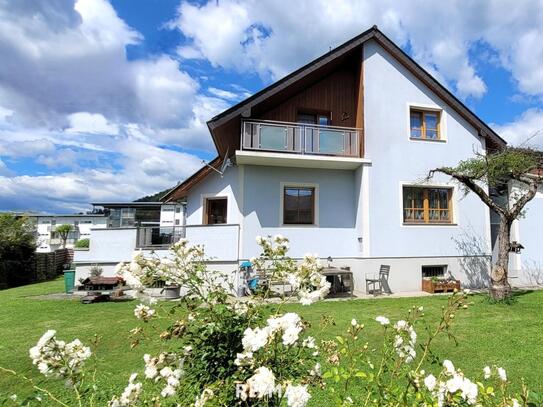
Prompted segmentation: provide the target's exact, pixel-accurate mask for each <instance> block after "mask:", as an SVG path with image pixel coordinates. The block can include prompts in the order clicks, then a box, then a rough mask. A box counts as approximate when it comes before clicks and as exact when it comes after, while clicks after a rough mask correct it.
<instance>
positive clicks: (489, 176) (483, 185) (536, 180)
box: [428, 147, 543, 300]
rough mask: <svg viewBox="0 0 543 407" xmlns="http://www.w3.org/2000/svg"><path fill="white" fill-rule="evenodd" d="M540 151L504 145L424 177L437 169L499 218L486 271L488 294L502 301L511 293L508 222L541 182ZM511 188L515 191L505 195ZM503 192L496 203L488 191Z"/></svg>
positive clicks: (509, 226) (516, 214) (520, 212)
mask: <svg viewBox="0 0 543 407" xmlns="http://www.w3.org/2000/svg"><path fill="white" fill-rule="evenodd" d="M542 169H543V153H542V152H540V151H536V150H533V149H529V148H513V147H508V148H505V149H503V150H500V151H497V152H493V153H491V154H487V155H484V154H476V156H475V157H474V158H470V159H468V160H465V161H461V162H460V163H459V164H458V165H457V166H456V167H440V168H435V169H433V170H431V171H430V173H429V176H428V178H431V177H433V175H434V173H436V172H439V173H443V174H446V175H449V176H450V177H452V178H453V179H455V180H456V181H458V182H459V183H460V184H461V185H462V186H463V187H464V188H465V192H466V193H468V192H470V191H471V192H473V193H475V194H476V195H477V196H478V197H479V198H480V199H481V200H482V201H483V202H484V203H485V204H486V205H487V206H488V207H489V208H490V209H491V210H493V211H494V212H495V213H496V214H498V216H499V217H500V225H499V231H498V257H497V260H496V262H495V264H493V266H492V271H491V273H490V279H491V285H490V296H491V297H492V298H494V299H496V300H503V299H505V298H507V297H508V296H509V295H510V293H511V286H510V284H509V281H508V267H509V252H510V250H511V246H510V241H511V240H510V239H511V225H512V224H513V221H514V220H515V219H517V218H518V217H519V216H521V215H522V211H523V209H524V207H525V206H526V204H527V203H528V202H530V201H531V200H532V199H533V198H534V197H535V195H536V193H537V190H538V188H539V186H541V185H542V184H543V171H542ZM511 187H515V192H514V193H512V194H509V190H510V189H511ZM496 191H498V193H502V194H503V193H505V194H506V197H507V199H505V200H504V202H503V203H502V202H499V200H496V199H494V198H493V196H492V194H491V192H496Z"/></svg>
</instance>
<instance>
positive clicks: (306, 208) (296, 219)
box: [283, 186, 315, 225]
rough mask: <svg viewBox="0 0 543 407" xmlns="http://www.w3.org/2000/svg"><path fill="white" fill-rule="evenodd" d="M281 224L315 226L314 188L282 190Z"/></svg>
mask: <svg viewBox="0 0 543 407" xmlns="http://www.w3.org/2000/svg"><path fill="white" fill-rule="evenodd" d="M283 224H285V225H313V224H315V188H314V187H293V186H288V187H284V190H283Z"/></svg>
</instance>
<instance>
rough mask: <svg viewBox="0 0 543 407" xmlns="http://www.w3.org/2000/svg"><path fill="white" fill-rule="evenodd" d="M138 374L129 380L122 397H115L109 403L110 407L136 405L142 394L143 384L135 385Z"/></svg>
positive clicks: (131, 376)
mask: <svg viewBox="0 0 543 407" xmlns="http://www.w3.org/2000/svg"><path fill="white" fill-rule="evenodd" d="M137 376H138V374H137V373H132V374H131V375H130V379H128V385H127V386H126V387H125V389H124V390H123V392H122V394H121V397H120V398H117V397H113V399H111V400H110V401H109V403H108V406H109V407H124V406H132V405H134V404H135V403H136V402H137V400H138V398H139V396H140V394H141V387H142V384H141V383H134V381H135V380H136V377H137Z"/></svg>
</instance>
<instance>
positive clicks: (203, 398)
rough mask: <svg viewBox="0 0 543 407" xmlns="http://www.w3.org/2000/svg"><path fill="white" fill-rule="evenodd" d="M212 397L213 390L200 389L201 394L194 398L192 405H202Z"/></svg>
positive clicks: (199, 406) (201, 406) (198, 406)
mask: <svg viewBox="0 0 543 407" xmlns="http://www.w3.org/2000/svg"><path fill="white" fill-rule="evenodd" d="M212 397H213V390H211V389H204V391H202V394H200V396H199V397H197V398H196V401H195V402H194V407H204V405H205V404H206V403H207V401H208V400H209V399H210V398H212Z"/></svg>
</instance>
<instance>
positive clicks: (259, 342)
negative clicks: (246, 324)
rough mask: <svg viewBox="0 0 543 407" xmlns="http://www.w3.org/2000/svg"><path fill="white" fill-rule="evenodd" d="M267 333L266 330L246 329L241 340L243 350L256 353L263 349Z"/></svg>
mask: <svg viewBox="0 0 543 407" xmlns="http://www.w3.org/2000/svg"><path fill="white" fill-rule="evenodd" d="M269 333H270V330H269V329H267V328H263V329H261V328H255V329H251V328H247V329H246V330H245V331H244V332H243V338H242V340H241V343H242V344H243V349H245V350H249V351H251V352H256V351H257V350H259V349H260V348H263V347H264V346H266V343H268V336H269Z"/></svg>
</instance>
